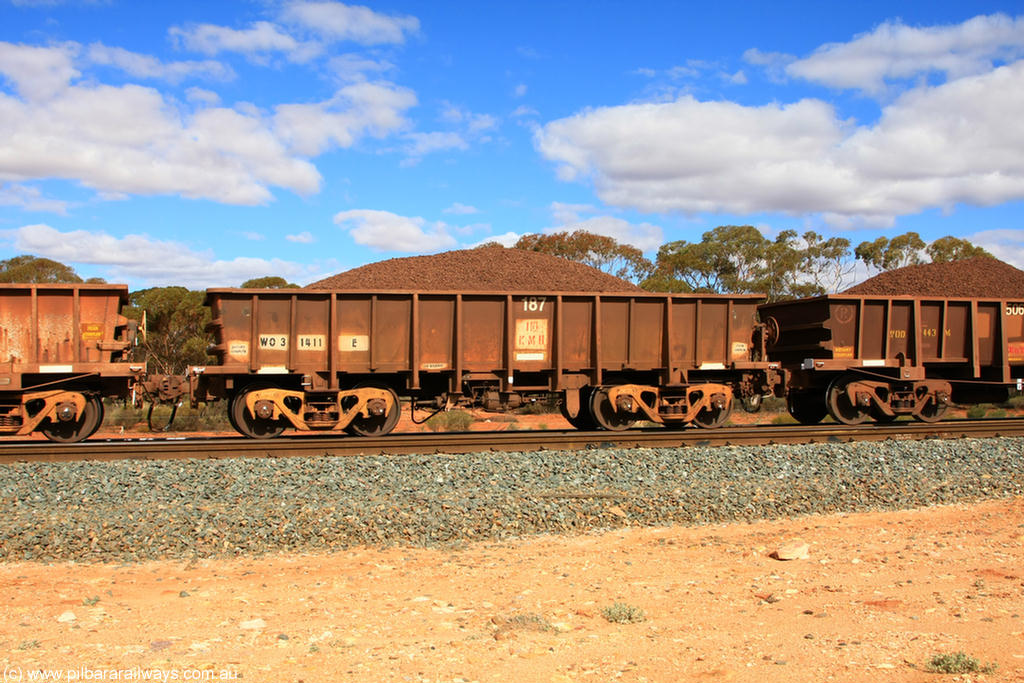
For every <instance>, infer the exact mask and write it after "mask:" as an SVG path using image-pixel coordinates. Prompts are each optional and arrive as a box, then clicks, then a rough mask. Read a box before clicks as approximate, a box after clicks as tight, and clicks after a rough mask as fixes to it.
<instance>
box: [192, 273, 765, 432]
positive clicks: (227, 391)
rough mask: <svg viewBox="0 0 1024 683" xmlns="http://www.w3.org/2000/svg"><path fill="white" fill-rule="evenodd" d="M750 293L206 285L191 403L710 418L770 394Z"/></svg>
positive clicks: (263, 418)
mask: <svg viewBox="0 0 1024 683" xmlns="http://www.w3.org/2000/svg"><path fill="white" fill-rule="evenodd" d="M763 301H764V298H763V297H761V296H759V295H747V294H740V295H710V294H708V295H676V294H649V293H635V294H634V293H627V294H620V293H616V294H591V293H585V294H581V293H565V292H562V293H559V292H540V293H538V292H529V293H508V292H500V293H456V292H431V293H417V292H369V291H367V292H360V291H320V290H301V291H300V290H279V289H277V290H250V289H210V290H207V301H206V302H207V305H209V306H210V308H211V312H212V317H213V322H212V323H211V329H212V331H213V334H214V339H215V342H214V346H213V348H212V350H211V353H212V355H213V356H214V358H215V360H216V362H215V363H214V364H211V365H208V366H206V367H194V368H191V369H190V375H191V376H190V378H189V385H190V386H191V391H192V394H193V399H194V400H197V401H200V402H204V401H210V400H217V399H226V400H228V401H229V402H230V403H229V408H228V412H229V417H230V419H231V421H232V423H233V425H234V426H235V427H236V428H237V429H238V431H240V432H241V433H243V434H245V435H247V436H250V437H254V438H268V437H273V436H276V435H278V434H280V433H281V431H283V430H284V429H285V428H287V427H293V428H295V429H298V430H320V431H337V430H345V431H348V432H350V433H353V434H359V435H375V434H384V433H387V432H389V431H391V429H393V428H394V426H395V424H396V423H397V421H398V419H399V414H400V413H399V411H400V406H401V401H402V399H407V400H409V401H410V403H412V404H413V405H420V406H433V407H434V408H435V409H444V408H446V407H451V406H454V405H477V406H482V407H485V408H487V409H490V410H503V409H512V408H516V407H519V406H521V405H523V403H524V402H527V401H531V400H537V399H540V398H550V397H553V396H554V397H557V398H559V399H560V401H561V404H562V410H563V413H564V415H565V417H566V418H568V420H569V421H570V422H571V423H572V424H573V425H575V426H577V427H581V428H592V427H600V428H603V429H613V430H619V429H626V428H628V427H630V426H632V425H633V424H634V423H635V422H636V421H638V420H648V421H651V422H656V423H663V424H665V425H667V426H683V425H686V424H690V423H694V424H696V425H698V426H702V427H715V426H718V425H720V424H722V422H724V421H725V418H726V417H727V416H728V414H729V411H730V410H731V409H732V406H733V404H734V403H735V402H736V401H738V400H742V399H754V398H756V397H760V396H761V395H763V394H765V393H768V392H770V391H771V390H772V386H773V384H774V383H776V382H777V381H778V376H777V374H776V373H775V372H774V369H773V367H774V366H773V364H772V363H769V362H768V361H767V360H766V356H765V348H764V339H763V335H762V334H761V331H762V326H761V325H759V324H758V323H757V321H756V315H757V306H758V304H760V303H762V302H763Z"/></svg>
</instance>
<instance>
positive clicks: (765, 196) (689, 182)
mask: <svg viewBox="0 0 1024 683" xmlns="http://www.w3.org/2000/svg"><path fill="white" fill-rule="evenodd" d="M1021 111H1024V61H1021V62H1016V63H1014V64H1011V65H1008V66H1005V67H1000V68H997V69H994V70H993V71H991V72H988V73H985V74H981V75H976V76H968V77H963V78H960V79H958V80H955V81H951V82H949V83H944V84H942V85H938V86H933V87H928V86H922V87H919V88H917V89H915V90H912V91H909V92H907V93H905V94H904V95H903V96H901V97H899V98H898V99H896V100H895V101H894V102H892V103H891V104H889V105H888V106H886V107H884V108H883V110H882V115H881V118H880V119H879V121H878V122H877V123H875V124H873V125H864V126H860V127H857V126H855V125H854V122H852V121H847V120H843V119H841V118H840V117H839V116H838V115H837V114H836V112H835V111H834V109H833V107H832V106H831V105H829V104H826V103H825V102H822V101H820V100H814V99H805V100H801V101H799V102H794V103H791V104H774V103H773V104H769V105H764V106H745V105H741V104H736V103H732V102H722V101H716V102H703V101H698V100H696V99H695V98H693V97H691V96H684V97H680V98H679V99H677V100H675V101H673V102H668V103H651V104H630V105H623V106H618V107H603V108H599V109H590V110H586V111H583V112H581V113H579V114H576V115H574V116H571V117H568V118H564V119H560V120H556V121H553V122H551V123H548V124H547V125H545V126H544V127H543V128H541V129H539V130H538V131H537V133H536V137H535V140H536V144H537V147H538V149H539V150H540V151H541V153H542V154H543V155H544V156H546V157H547V158H548V159H550V160H552V161H554V162H556V163H557V164H558V165H559V166H558V174H559V176H560V177H561V178H563V179H565V180H587V181H590V182H593V183H594V185H595V187H596V189H597V192H598V194H599V196H600V197H601V198H602V199H603V200H604V201H605V202H606V203H608V204H611V205H614V206H620V207H632V208H637V209H640V210H642V211H648V212H661V211H682V212H690V213H693V212H729V213H738V214H748V213H756V212H762V211H770V212H784V213H791V214H801V213H815V212H819V213H829V214H833V215H834V216H839V217H841V216H846V217H856V218H858V219H864V220H868V221H873V222H875V223H880V222H885V221H886V220H889V219H891V217H893V216H897V215H905V214H910V213H916V212H919V211H921V210H924V209H927V208H931V207H944V208H948V207H951V206H953V205H954V204H955V203H957V202H966V203H971V204H977V205H983V206H988V205H993V204H997V203H1000V202H1004V201H1007V200H1010V199H1020V198H1024V164H1022V163H1021V161H1020V160H1021V159H1022V158H1024V134H1022V130H1021V128H1020V125H1019V120H1020V112H1021Z"/></svg>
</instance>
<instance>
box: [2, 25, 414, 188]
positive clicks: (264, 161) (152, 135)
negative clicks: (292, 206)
mask: <svg viewBox="0 0 1024 683" xmlns="http://www.w3.org/2000/svg"><path fill="white" fill-rule="evenodd" d="M76 50H77V48H75V47H74V46H59V47H54V48H37V47H30V46H21V45H12V44H10V43H0V75H3V76H4V77H5V78H6V79H7V80H9V81H10V82H11V83H13V84H14V87H15V88H16V89H17V92H18V95H20V96H15V95H11V94H7V93H4V92H3V90H0V139H3V140H4V141H5V144H4V145H3V146H0V180H11V181H25V180H30V179H38V178H65V179H73V180H78V181H80V182H81V183H82V184H84V185H86V186H87V187H90V188H93V189H95V190H97V191H99V192H100V193H102V194H104V195H106V196H111V195H117V194H167V193H170V194H179V195H181V196H183V197H186V198H205V199H213V200H215V201H220V202H225V203H233V204H259V203H264V202H267V201H269V200H270V199H272V195H271V192H270V189H269V188H270V187H272V186H275V187H281V188H285V189H288V190H291V191H294V192H297V193H300V194H310V193H314V192H316V191H318V190H319V187H320V180H321V178H320V173H319V172H318V171H317V169H316V167H315V166H314V165H313V164H312V163H310V162H309V161H308V160H306V159H305V158H303V157H306V156H311V155H316V154H320V153H322V152H324V151H326V150H327V149H330V148H332V147H350V146H351V145H353V144H354V143H355V142H356V141H357V140H358V139H360V138H361V137H362V136H364V135H371V136H378V137H382V136H385V135H388V134H390V133H391V132H393V131H396V130H399V129H401V128H403V127H405V126H406V123H407V122H406V120H405V118H404V115H403V113H404V111H405V110H406V109H408V108H409V107H411V106H413V105H414V104H415V101H416V98H415V95H414V94H413V93H412V92H411V91H409V90H407V89H405V88H401V87H398V86H395V85H394V84H390V83H356V84H351V85H349V86H346V87H344V88H341V89H340V90H339V91H338V92H337V93H336V95H335V96H334V97H333V98H331V99H330V100H328V101H326V102H321V103H312V104H302V105H289V104H282V105H279V106H277V107H276V108H275V110H274V111H273V113H267V112H263V111H261V110H259V109H257V108H256V107H251V106H250V107H246V106H241V105H240V106H238V107H236V108H227V107H216V106H211V105H212V103H213V102H214V100H215V98H213V97H209V96H205V93H206V91H202V92H199V93H196V94H197V96H196V97H195V98H193V100H192V102H193V106H194V107H195V108H194V109H192V110H186V109H184V108H182V107H181V106H180V103H175V102H173V101H170V100H168V99H167V98H165V97H164V96H163V95H162V94H161V93H160V92H159V91H157V90H155V89H152V88H148V87H142V86H139V85H134V84H129V85H124V86H119V87H115V86H109V85H103V84H93V83H87V84H78V83H73V82H72V79H74V78H76V77H77V76H78V71H77V69H76V68H75V66H74V64H73V58H74V55H75V54H76Z"/></svg>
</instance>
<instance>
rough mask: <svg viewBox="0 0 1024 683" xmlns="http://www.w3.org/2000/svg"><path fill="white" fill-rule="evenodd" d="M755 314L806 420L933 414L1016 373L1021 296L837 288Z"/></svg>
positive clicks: (993, 396)
mask: <svg viewBox="0 0 1024 683" xmlns="http://www.w3.org/2000/svg"><path fill="white" fill-rule="evenodd" d="M760 315H761V318H762V320H763V321H765V323H766V324H767V326H768V328H769V330H770V336H771V337H772V338H773V341H772V342H771V343H769V345H768V354H769V357H770V358H771V359H772V360H774V361H778V362H779V363H781V365H782V367H783V368H784V369H785V371H786V375H787V377H786V384H787V387H788V389H787V391H788V395H787V397H788V403H789V409H790V412H791V413H792V414H793V416H794V417H796V418H797V419H798V420H800V421H801V422H805V423H814V422H817V421H819V420H821V419H822V418H823V417H824V416H825V415H826V414H831V415H832V416H833V417H834V418H835V419H837V420H839V421H840V422H844V423H847V424H856V423H859V422H863V421H866V420H870V419H875V420H878V421H883V422H884V421H889V420H892V419H895V418H896V417H898V416H899V415H912V416H913V417H915V418H917V419H920V420H924V421H934V420H938V419H939V418H941V416H942V414H943V413H944V412H945V410H946V408H947V406H948V405H949V404H950V403H977V402H990V401H1000V400H1005V399H1006V397H1007V395H1008V389H1009V388H1010V387H1012V386H1017V388H1018V389H1019V388H1020V385H1021V378H1022V377H1024V301H1016V300H1001V299H994V298H939V297H913V296H866V295H842V294H838V295H828V296H821V297H815V298H810V299H801V300H798V301H787V302H779V303H771V304H765V305H762V306H761V307H760Z"/></svg>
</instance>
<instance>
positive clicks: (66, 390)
mask: <svg viewBox="0 0 1024 683" xmlns="http://www.w3.org/2000/svg"><path fill="white" fill-rule="evenodd" d="M126 303H128V288H127V287H126V286H125V285H89V284H52V285H45V284H24V285H18V284H13V285H12V284H0V434H16V435H22V436H23V435H27V434H30V433H32V432H34V431H37V430H38V431H42V432H43V434H45V435H46V436H47V437H49V438H50V439H51V440H54V441H79V440H81V439H84V438H86V437H88V436H89V435H90V434H92V433H94V432H95V431H96V430H97V429H98V428H99V426H100V423H101V422H102V420H103V403H102V400H101V399H102V397H104V396H114V397H118V398H124V397H125V396H127V395H128V394H129V393H130V391H131V387H132V385H133V383H134V381H135V380H137V379H138V378H140V377H141V375H142V373H143V370H144V367H143V366H142V365H133V364H131V363H130V362H129V360H128V356H129V351H130V350H131V347H132V344H133V342H134V338H135V328H134V325H132V324H130V323H129V321H128V320H127V319H126V318H124V317H123V316H122V315H121V307H122V306H123V305H125V304H126Z"/></svg>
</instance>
